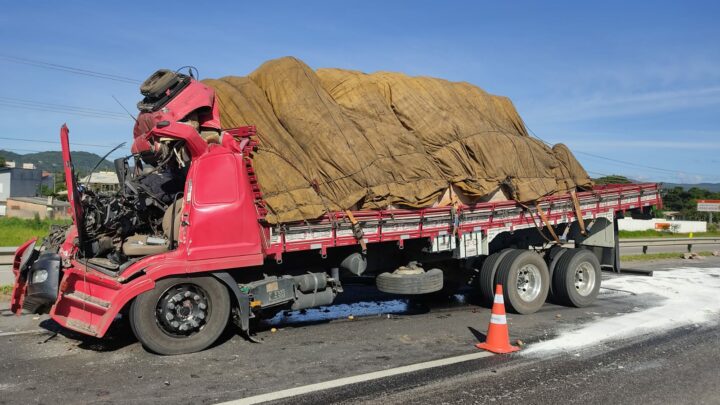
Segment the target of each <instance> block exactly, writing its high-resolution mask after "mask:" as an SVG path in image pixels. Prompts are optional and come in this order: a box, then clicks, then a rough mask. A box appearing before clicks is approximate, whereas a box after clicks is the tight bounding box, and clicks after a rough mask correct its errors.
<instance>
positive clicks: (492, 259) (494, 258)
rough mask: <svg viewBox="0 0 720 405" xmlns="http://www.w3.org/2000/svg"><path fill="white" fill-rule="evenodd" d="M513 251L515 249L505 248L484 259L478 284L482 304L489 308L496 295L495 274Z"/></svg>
mask: <svg viewBox="0 0 720 405" xmlns="http://www.w3.org/2000/svg"><path fill="white" fill-rule="evenodd" d="M513 251H514V250H513V249H503V250H501V251H499V252H495V253H493V254H491V255H490V256H488V257H487V258H486V259H485V261H483V264H482V267H481V268H480V277H478V280H477V285H476V288H477V290H478V291H479V293H480V303H481V304H482V305H484V306H486V307H488V308H489V307H491V306H492V303H493V297H494V296H495V274H496V273H497V269H498V267H499V266H500V262H501V261H502V260H503V259H504V258H505V257H506V256H507V255H508V254H509V253H510V252H513Z"/></svg>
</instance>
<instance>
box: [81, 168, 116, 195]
mask: <svg viewBox="0 0 720 405" xmlns="http://www.w3.org/2000/svg"><path fill="white" fill-rule="evenodd" d="M80 183H81V184H84V185H86V186H87V187H88V188H89V189H90V190H93V191H95V192H98V191H117V190H119V189H120V182H119V181H118V178H117V174H115V172H95V173H93V174H92V175H90V176H85V177H83V178H81V179H80Z"/></svg>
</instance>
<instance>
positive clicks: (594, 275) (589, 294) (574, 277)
mask: <svg viewBox="0 0 720 405" xmlns="http://www.w3.org/2000/svg"><path fill="white" fill-rule="evenodd" d="M601 279H602V272H601V269H600V262H599V261H598V258H597V256H595V254H594V253H593V252H591V251H589V250H585V249H568V251H567V252H565V253H564V254H563V255H562V256H561V257H560V259H559V260H558V262H557V266H556V268H555V272H554V273H553V294H554V298H555V300H557V301H558V303H559V304H563V305H569V306H574V307H578V308H581V307H586V306H588V305H590V304H592V303H593V302H594V301H595V299H596V298H597V295H598V293H599V292H600V281H601Z"/></svg>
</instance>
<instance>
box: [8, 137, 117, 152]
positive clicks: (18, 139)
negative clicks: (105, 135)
mask: <svg viewBox="0 0 720 405" xmlns="http://www.w3.org/2000/svg"><path fill="white" fill-rule="evenodd" d="M0 139H2V140H6V141H20V142H33V143H49V144H55V145H59V144H60V142H58V141H45V140H41V141H38V140H31V139H23V138H10V137H4V136H0ZM72 144H73V145H74V146H87V147H92V148H113V147H115V145H99V144H94V143H77V142H73V143H72ZM125 149H128V148H127V147H125Z"/></svg>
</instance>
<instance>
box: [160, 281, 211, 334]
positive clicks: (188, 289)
mask: <svg viewBox="0 0 720 405" xmlns="http://www.w3.org/2000/svg"><path fill="white" fill-rule="evenodd" d="M156 313H157V316H156V319H157V321H158V324H159V325H160V327H161V329H162V330H163V331H164V332H165V333H167V334H170V335H183V336H186V335H191V334H193V333H197V332H199V331H200V330H201V329H202V328H203V326H205V322H206V320H207V318H208V315H209V314H210V305H209V300H208V296H207V293H206V292H205V290H203V289H202V288H200V287H198V286H196V285H194V284H181V285H176V286H173V287H172V288H170V289H169V290H167V291H166V292H165V293H164V294H163V295H162V296H161V297H160V300H159V301H158V305H157V308H156Z"/></svg>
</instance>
